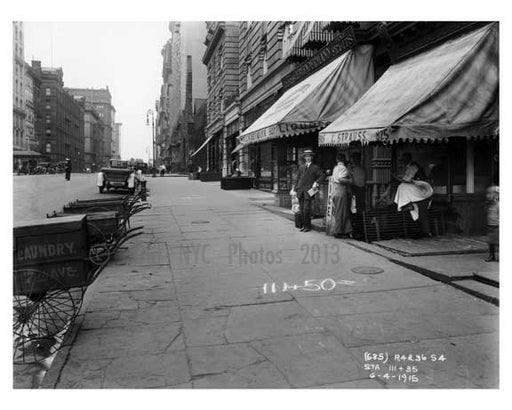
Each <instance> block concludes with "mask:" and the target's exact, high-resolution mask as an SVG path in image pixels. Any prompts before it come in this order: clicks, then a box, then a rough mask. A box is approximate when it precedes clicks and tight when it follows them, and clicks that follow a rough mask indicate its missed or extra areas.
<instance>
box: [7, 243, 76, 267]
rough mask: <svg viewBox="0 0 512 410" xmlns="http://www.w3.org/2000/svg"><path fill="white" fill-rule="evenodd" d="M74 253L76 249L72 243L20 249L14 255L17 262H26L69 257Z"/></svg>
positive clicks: (30, 246) (48, 244) (29, 246)
mask: <svg viewBox="0 0 512 410" xmlns="http://www.w3.org/2000/svg"><path fill="white" fill-rule="evenodd" d="M75 253H76V249H75V243H74V242H63V243H43V244H38V245H27V246H23V247H21V248H20V249H18V252H17V253H16V259H17V260H18V261H19V262H26V261H30V260H35V259H41V258H51V257H61V256H71V255H74V254H75Z"/></svg>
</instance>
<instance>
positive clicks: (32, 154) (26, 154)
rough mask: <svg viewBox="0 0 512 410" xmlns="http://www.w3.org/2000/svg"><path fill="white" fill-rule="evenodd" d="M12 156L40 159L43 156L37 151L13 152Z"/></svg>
mask: <svg viewBox="0 0 512 410" xmlns="http://www.w3.org/2000/svg"><path fill="white" fill-rule="evenodd" d="M12 155H13V156H15V157H40V156H41V154H40V153H39V152H35V151H30V150H28V151H13V152H12Z"/></svg>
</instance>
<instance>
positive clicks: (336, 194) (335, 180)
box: [331, 154, 352, 238]
mask: <svg viewBox="0 0 512 410" xmlns="http://www.w3.org/2000/svg"><path fill="white" fill-rule="evenodd" d="M345 161H346V160H345V155H343V154H338V155H337V156H336V162H337V165H336V166H335V167H334V169H333V170H332V177H331V183H332V186H331V197H332V205H333V216H334V227H333V232H334V237H335V238H342V237H344V236H351V235H352V222H351V221H350V201H351V198H352V195H351V192H350V184H351V183H352V177H351V176H350V173H349V172H348V169H347V167H346V166H345Z"/></svg>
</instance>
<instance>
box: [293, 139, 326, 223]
mask: <svg viewBox="0 0 512 410" xmlns="http://www.w3.org/2000/svg"><path fill="white" fill-rule="evenodd" d="M313 155H315V153H314V152H313V151H312V150H311V149H306V150H305V151H304V153H303V154H302V156H303V158H304V161H305V163H304V164H302V165H300V166H299V170H298V171H297V178H296V180H295V184H294V185H293V186H292V189H291V191H290V194H291V195H292V196H293V194H294V193H295V194H297V198H299V206H300V212H301V214H302V223H303V227H302V228H301V229H300V230H301V232H309V231H310V230H311V202H312V200H313V199H314V195H315V194H316V192H314V191H315V190H316V191H317V190H318V187H319V186H320V182H322V181H323V180H324V178H325V174H324V173H323V172H322V170H321V169H320V167H319V166H318V165H315V164H313Z"/></svg>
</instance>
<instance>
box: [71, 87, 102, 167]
mask: <svg viewBox="0 0 512 410" xmlns="http://www.w3.org/2000/svg"><path fill="white" fill-rule="evenodd" d="M77 98H81V97H77ZM104 129H105V127H104V124H103V121H102V119H101V118H100V116H99V114H98V113H97V112H96V110H95V109H94V108H93V107H92V104H91V103H87V104H85V110H84V166H85V168H89V169H90V170H91V171H92V172H95V171H98V170H99V168H100V165H101V163H102V159H103V149H104V147H103V144H104V139H103V133H104Z"/></svg>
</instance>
